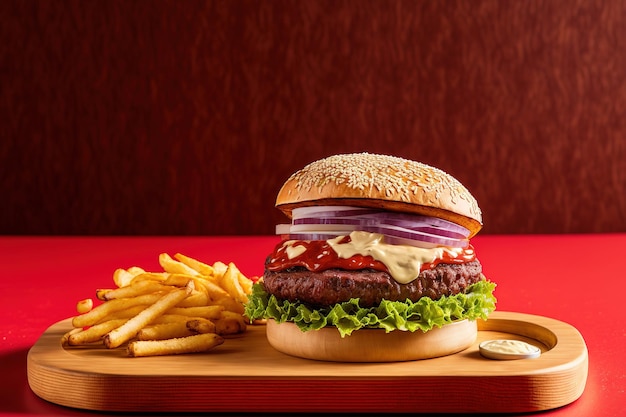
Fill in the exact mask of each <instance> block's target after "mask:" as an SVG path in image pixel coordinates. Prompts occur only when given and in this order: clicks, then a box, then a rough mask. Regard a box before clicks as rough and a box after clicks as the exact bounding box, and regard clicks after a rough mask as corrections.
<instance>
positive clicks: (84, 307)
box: [76, 298, 93, 314]
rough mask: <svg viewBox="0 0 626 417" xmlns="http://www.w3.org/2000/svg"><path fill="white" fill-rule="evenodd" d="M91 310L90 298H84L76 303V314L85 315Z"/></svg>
mask: <svg viewBox="0 0 626 417" xmlns="http://www.w3.org/2000/svg"><path fill="white" fill-rule="evenodd" d="M92 308H93V300H92V299H91V298H85V299H84V300H80V301H79V302H77V303H76V312H77V313H78V314H85V313H87V312H89V311H91V309H92Z"/></svg>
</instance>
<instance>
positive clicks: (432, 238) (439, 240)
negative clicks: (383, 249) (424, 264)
mask: <svg viewBox="0 0 626 417" xmlns="http://www.w3.org/2000/svg"><path fill="white" fill-rule="evenodd" d="M363 230H365V231H367V232H372V233H380V234H381V235H384V236H385V237H387V236H390V237H392V238H400V239H404V240H406V241H408V242H426V243H430V244H433V245H435V246H450V247H453V248H464V247H466V246H467V245H468V244H469V241H468V240H467V239H452V238H446V237H442V236H437V235H432V234H430V233H423V232H418V231H415V230H409V229H404V228H402V227H397V226H384V225H377V226H365V227H364V229H363ZM385 240H386V241H388V239H387V238H386V239H385ZM392 240H393V239H392ZM414 246H416V244H414Z"/></svg>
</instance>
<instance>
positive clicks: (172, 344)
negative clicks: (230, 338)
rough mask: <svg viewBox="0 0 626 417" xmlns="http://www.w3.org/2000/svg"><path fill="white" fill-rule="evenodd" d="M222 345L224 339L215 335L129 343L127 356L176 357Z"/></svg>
mask: <svg viewBox="0 0 626 417" xmlns="http://www.w3.org/2000/svg"><path fill="white" fill-rule="evenodd" d="M222 343H224V338H223V337H221V336H219V335H217V334H215V333H203V334H197V335H194V336H187V337H181V338H176V339H167V340H158V341H157V340H140V341H134V342H130V343H129V344H128V347H127V351H128V355H129V356H132V357H143V356H158V355H177V354H182V353H197V352H206V351H207V350H209V349H213V348H214V347H216V346H219V345H221V344H222Z"/></svg>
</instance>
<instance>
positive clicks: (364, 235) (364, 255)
mask: <svg viewBox="0 0 626 417" xmlns="http://www.w3.org/2000/svg"><path fill="white" fill-rule="evenodd" d="M310 243H311V242H304V241H296V240H288V241H285V242H283V243H282V246H281V247H280V248H279V249H278V250H277V251H276V254H275V256H274V258H273V259H272V260H271V262H270V265H269V268H268V269H272V270H279V269H281V268H282V267H283V266H284V264H287V263H288V262H285V259H281V256H283V257H284V256H285V255H286V258H287V259H286V260H288V261H294V262H292V263H291V264H292V265H305V266H307V267H308V268H309V269H311V270H319V269H320V264H321V263H322V258H323V257H324V256H328V254H327V253H326V254H324V253H318V254H316V259H314V261H313V262H314V263H313V264H311V262H307V261H306V260H305V259H302V260H301V261H299V259H298V258H300V257H301V258H306V255H307V253H306V252H307V250H309V249H308V246H307V245H309V244H310ZM324 243H325V244H327V245H328V246H329V247H330V249H331V250H332V251H334V252H335V253H336V255H337V256H338V257H339V258H341V259H344V260H350V261H352V263H357V261H355V259H356V260H359V261H358V262H362V261H361V260H362V259H365V260H366V259H372V260H373V262H372V265H362V263H359V264H358V265H355V266H354V268H353V269H358V268H361V267H375V265H376V264H382V265H384V267H386V269H387V271H388V272H389V274H390V275H391V276H392V277H393V278H394V279H395V280H396V281H397V282H399V283H401V284H408V283H409V282H411V281H413V280H415V279H416V278H417V277H418V275H419V274H420V272H421V271H422V269H424V267H425V266H427V265H433V266H434V265H435V264H436V263H437V261H438V260H444V259H445V261H446V262H456V263H462V262H469V261H471V260H473V259H475V255H474V251H473V249H471V248H465V249H463V248H447V247H435V248H418V247H415V246H409V245H392V244H387V243H384V236H383V235H382V234H379V233H369V232H362V231H354V232H352V233H350V239H346V238H345V236H339V237H336V238H334V239H330V240H328V241H326V242H324ZM311 255H312V254H311Z"/></svg>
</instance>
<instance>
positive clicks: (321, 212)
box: [291, 206, 380, 220]
mask: <svg viewBox="0 0 626 417" xmlns="http://www.w3.org/2000/svg"><path fill="white" fill-rule="evenodd" d="M379 211H380V210H375V209H368V208H364V207H352V206H309V207H298V208H295V209H293V210H292V211H291V216H292V218H293V219H294V220H295V219H299V218H302V217H325V218H332V217H349V216H361V215H364V214H374V213H377V212H379Z"/></svg>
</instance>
